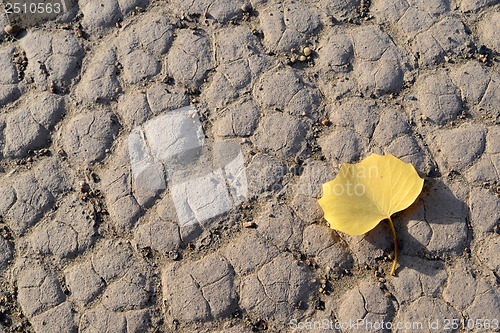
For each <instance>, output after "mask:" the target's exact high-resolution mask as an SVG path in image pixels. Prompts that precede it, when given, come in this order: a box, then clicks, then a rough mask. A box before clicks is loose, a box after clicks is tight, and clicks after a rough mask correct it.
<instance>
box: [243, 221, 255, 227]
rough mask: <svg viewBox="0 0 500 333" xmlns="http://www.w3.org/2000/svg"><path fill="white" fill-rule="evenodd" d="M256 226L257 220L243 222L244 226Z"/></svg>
mask: <svg viewBox="0 0 500 333" xmlns="http://www.w3.org/2000/svg"><path fill="white" fill-rule="evenodd" d="M256 226H257V225H256V224H255V222H252V221H247V222H243V227H244V228H255V227H256Z"/></svg>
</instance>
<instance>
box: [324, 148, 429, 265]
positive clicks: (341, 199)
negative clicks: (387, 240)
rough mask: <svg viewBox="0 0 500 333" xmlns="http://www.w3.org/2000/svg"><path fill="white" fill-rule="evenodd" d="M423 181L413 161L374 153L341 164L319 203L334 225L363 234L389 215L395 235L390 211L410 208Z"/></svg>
mask: <svg viewBox="0 0 500 333" xmlns="http://www.w3.org/2000/svg"><path fill="white" fill-rule="evenodd" d="M423 184H424V180H423V179H422V178H420V177H419V176H418V174H417V172H416V171H415V168H413V166H412V165H411V164H409V163H405V162H403V161H401V160H399V159H398V158H396V157H394V156H392V155H385V156H381V155H377V154H372V155H370V156H369V157H367V158H366V159H364V160H363V161H361V162H360V163H357V164H347V163H345V164H342V166H341V167H340V170H339V173H338V175H337V177H336V178H335V179H334V180H332V181H329V182H328V183H325V184H323V196H322V197H321V198H320V199H319V204H320V206H321V208H322V209H323V212H324V214H325V219H326V220H327V221H328V222H329V223H330V227H331V228H332V229H335V230H339V231H342V232H345V233H347V234H350V235H362V234H364V233H366V232H368V231H370V230H372V229H373V228H375V227H376V226H377V225H378V224H379V223H380V221H382V220H384V219H388V220H389V222H390V224H391V228H392V229H393V234H394V236H395V231H394V226H393V225H392V220H391V215H392V214H394V213H396V212H399V211H402V210H404V209H406V208H408V207H409V206H410V205H411V204H412V203H413V202H414V201H415V199H417V197H418V195H419V194H420V192H421V191H422V187H423ZM394 238H395V237H394ZM395 240H396V239H395ZM395 250H396V251H397V244H395ZM396 251H395V252H396ZM394 267H395V266H394Z"/></svg>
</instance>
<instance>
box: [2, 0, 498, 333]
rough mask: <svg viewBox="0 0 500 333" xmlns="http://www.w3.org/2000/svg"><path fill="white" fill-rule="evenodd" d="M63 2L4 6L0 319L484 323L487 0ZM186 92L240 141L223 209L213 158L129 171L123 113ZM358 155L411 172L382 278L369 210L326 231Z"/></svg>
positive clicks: (210, 120) (491, 221) (490, 310)
mask: <svg viewBox="0 0 500 333" xmlns="http://www.w3.org/2000/svg"><path fill="white" fill-rule="evenodd" d="M75 6H76V7H74V8H69V9H70V11H69V13H68V14H67V15H65V16H63V17H62V18H61V20H62V21H61V22H55V21H53V22H48V23H45V24H43V25H42V26H39V27H29V28H27V29H23V30H22V31H21V32H20V33H19V34H18V35H17V37H15V38H14V37H13V36H10V35H9V34H7V33H5V32H4V31H3V27H4V26H6V25H7V24H8V21H7V18H6V17H5V15H4V14H3V13H2V14H1V15H0V23H1V24H2V32H0V38H1V39H2V42H1V43H0V107H1V112H0V157H1V167H0V215H1V221H0V272H1V274H0V275H1V278H0V285H1V290H2V294H1V295H0V332H12V331H16V332H21V331H23V332H82V333H83V332H169V331H176V332H250V331H261V330H267V331H269V332H278V331H279V332H287V331H293V330H294V329H296V331H300V328H304V327H305V325H306V324H307V323H308V322H309V324H311V323H313V322H321V323H322V326H321V327H318V326H317V325H316V327H315V329H313V330H311V331H313V332H323V331H328V329H327V328H332V330H330V331H337V332H351V331H352V332H354V331H391V330H390V329H387V326H386V327H381V326H377V323H378V324H379V325H380V323H381V322H382V321H384V322H392V323H393V324H394V327H393V329H392V331H398V332H399V331H405V329H404V327H399V328H398V327H396V323H398V322H401V323H415V322H422V323H423V329H422V330H416V329H412V328H410V329H406V331H407V332H416V331H422V332H429V331H431V328H429V327H428V322H429V320H430V321H432V322H434V321H436V320H438V322H437V323H438V324H439V330H434V331H443V330H444V329H445V326H444V325H445V324H446V321H445V319H448V320H449V322H448V324H449V327H450V328H453V327H454V326H453V325H451V324H452V322H451V320H452V319H457V320H458V321H459V323H460V324H459V325H458V326H459V327H458V329H456V330H451V331H467V324H469V328H471V327H473V328H474V327H475V328H481V325H482V327H486V325H488V324H489V325H490V326H488V327H486V329H482V330H481V329H479V330H478V331H488V332H491V331H500V328H499V325H500V323H499V322H498V320H500V288H499V281H500V280H499V279H500V256H499V255H498V254H499V253H500V235H499V233H500V226H499V222H500V221H499V219H500V214H499V212H500V198H499V191H500V182H499V170H500V127H499V126H498V124H499V121H500V100H499V98H500V75H499V68H500V67H499V64H498V59H499V52H500V34H499V33H498V32H499V31H500V29H499V27H500V11H499V8H500V7H498V1H497V0H429V1H422V0H372V2H371V3H370V1H369V0H360V1H358V0H347V1H340V0H284V1H279V0H269V1H268V0H251V1H250V2H248V0H170V1H148V0H105V1H104V0H79V1H78V3H77V4H75ZM190 104H191V105H195V106H196V109H197V112H196V113H195V114H194V115H195V116H198V117H199V119H200V122H199V124H200V126H201V127H202V131H203V133H204V135H203V133H202V135H201V137H200V140H201V141H200V142H202V141H203V142H206V143H207V145H208V144H210V143H213V142H215V141H230V142H233V143H237V146H238V147H239V149H241V156H242V163H243V164H242V165H243V166H244V170H243V172H245V173H246V177H247V181H248V193H243V196H245V197H246V198H245V199H244V200H243V202H241V203H239V204H238V205H236V207H232V208H231V207H226V208H227V209H224V210H221V211H210V210H206V209H205V208H206V207H210V202H205V201H206V200H205V201H203V200H204V198H205V195H207V194H210V195H212V194H213V195H214V196H215V197H216V198H214V200H218V199H217V198H218V197H219V195H222V194H220V193H222V192H217V191H218V190H214V189H213V188H215V189H218V187H213V186H214V185H213V184H215V183H214V182H217V179H218V178H217V177H219V176H218V175H217V174H215V173H214V175H212V176H211V177H212V178H210V179H208V180H207V181H200V182H192V184H191V185H188V186H185V187H183V188H181V189H176V190H174V189H173V188H171V187H169V181H167V183H166V186H163V187H161V186H159V187H158V188H154V187H153V188H144V187H143V186H139V185H138V183H137V179H136V178H134V176H133V172H132V166H131V162H130V160H131V158H132V157H133V156H129V155H130V154H131V150H130V149H129V147H128V143H130V141H129V137H130V135H131V133H135V134H134V135H139V134H140V133H141V132H140V131H139V132H137V131H136V132H134V129H136V128H141V127H140V126H142V125H144V124H146V122H148V121H150V120H153V119H158V118H157V117H158V116H160V115H164V114H168V113H169V112H170V111H172V110H175V109H178V108H181V107H183V106H188V105H190ZM162 119H163V118H162ZM147 124H152V125H151V126H149V125H145V126H146V127H147V126H149V127H148V128H146V135H149V134H148V133H153V134H154V133H156V134H158V135H160V134H161V133H162V129H163V128H162V124H158V123H157V124H156V125H155V123H150V122H148V123H147ZM143 127H144V126H143ZM172 128H173V129H174V131H173V132H175V129H176V128H175V127H172ZM148 131H149V132H148ZM155 131H156V132H155ZM138 133H139V134H138ZM169 133H170V132H169ZM153 134H151V138H152V139H151V138H149V137H148V140H149V142H150V143H151V140H153V141H154V138H158V137H155V136H154V135H153ZM172 135H175V134H172ZM168 140H172V141H173V143H172V144H174V143H175V142H177V141H178V140H177V139H176V137H174V136H170V137H168ZM156 142H157V143H158V142H159V144H160V146H156V147H157V148H158V147H159V148H158V149H163V148H162V147H161V142H162V141H158V140H157V141H156ZM200 145H201V143H200ZM165 149H166V148H165ZM157 153H158V154H159V153H161V152H157ZM371 153H383V154H389V153H391V154H393V155H395V156H396V157H399V158H401V159H402V160H404V161H406V162H411V163H412V164H413V165H414V166H415V168H416V170H417V171H418V173H419V174H420V176H422V177H424V178H425V184H424V190H423V193H422V195H421V196H420V197H419V199H417V201H416V203H415V204H414V205H412V206H411V207H410V208H409V209H407V210H406V211H404V212H402V213H399V214H397V216H396V217H395V218H394V222H395V225H396V230H397V234H398V242H399V245H400V249H401V253H400V262H399V268H398V270H397V274H396V276H390V275H389V274H388V272H389V267H390V265H391V263H392V257H393V255H394V254H393V241H392V236H391V233H390V228H389V227H388V225H387V224H385V223H381V225H379V226H378V227H377V228H376V229H374V230H373V231H371V232H369V233H368V234H366V235H364V236H349V235H345V234H341V233H336V232H334V231H332V230H331V229H330V228H329V227H328V224H327V222H326V221H325V220H323V218H322V212H321V209H320V207H319V205H318V203H317V199H318V198H319V197H320V196H321V184H322V183H323V182H326V181H328V180H331V179H333V178H334V177H335V176H336V174H337V172H338V170H339V166H340V164H341V163H344V162H356V161H359V160H361V159H363V158H364V157H366V156H368V155H369V154H371ZM238 170H239V169H238ZM238 170H236V171H238ZM233 171H234V170H233ZM236 171H235V172H236ZM241 171H242V170H239V171H238V172H239V174H241ZM147 175H149V174H147ZM179 177H182V175H180V176H179ZM211 186H212V187H211ZM176 191H177V192H176ZM179 191H181V192H182V191H184V192H182V193H184V194H186V195H187V196H188V197H189V196H190V195H191V197H193V196H194V197H195V198H198V199H199V200H197V201H196V200H195V202H194V203H193V202H191V203H189V202H188V201H187V199H186V201H185V202H183V201H179V200H177V201H176V200H175V199H176V198H178V197H177V196H175V195H174V194H176V193H181V192H179ZM213 191H215V192H213ZM184 194H183V195H184ZM240 194H241V193H240ZM225 195H227V194H225ZM227 198H229V197H227ZM188 199H189V198H188ZM228 200H229V199H228ZM178 202H180V204H179V203H178ZM229 202H230V201H229ZM176 204H179V205H181V204H186V205H192V207H191V208H192V209H193V212H191V213H190V214H193V215H189V216H191V217H190V218H193V217H192V216H195V217H196V218H197V219H198V222H199V223H189V224H185V223H180V222H182V221H179V216H178V214H177V213H178V212H179V211H178V210H177V211H176V208H178V206H176ZM193 205H194V206H196V205H198V206H196V207H195V208H193ZM204 209H205V210H204ZM186 214H187V213H186ZM199 214H202V215H199ZM203 214H205V215H203ZM212 215H217V216H215V217H214V216H212ZM200 216H206V217H207V218H206V219H202V218H201V217H200ZM326 320H337V321H338V322H339V323H341V324H343V323H349V321H354V322H356V321H358V320H365V321H366V322H370V323H372V324H373V327H371V328H370V327H365V326H362V327H359V329H355V328H353V327H348V326H346V325H344V326H343V327H338V325H337V326H336V327H331V326H330V327H325V321H326ZM495 321H496V324H497V325H496V326H495ZM463 323H465V329H464V328H462V325H463ZM471 323H472V324H471ZM471 325H472V326H471ZM434 328H435V327H434ZM455 328H456V327H455Z"/></svg>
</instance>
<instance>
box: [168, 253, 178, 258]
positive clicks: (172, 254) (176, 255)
mask: <svg viewBox="0 0 500 333" xmlns="http://www.w3.org/2000/svg"><path fill="white" fill-rule="evenodd" d="M168 256H169V257H170V259H172V260H177V259H179V252H177V251H170V252H169V253H168Z"/></svg>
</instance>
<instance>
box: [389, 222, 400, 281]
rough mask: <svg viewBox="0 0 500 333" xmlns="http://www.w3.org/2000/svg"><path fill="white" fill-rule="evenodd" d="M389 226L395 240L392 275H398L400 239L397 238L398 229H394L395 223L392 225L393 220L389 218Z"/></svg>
mask: <svg viewBox="0 0 500 333" xmlns="http://www.w3.org/2000/svg"><path fill="white" fill-rule="evenodd" d="M389 225H390V226H391V230H392V237H393V238H394V261H393V262H392V269H391V275H394V274H396V265H397V263H398V238H397V237H396V229H394V223H392V219H391V217H390V216H389Z"/></svg>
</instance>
